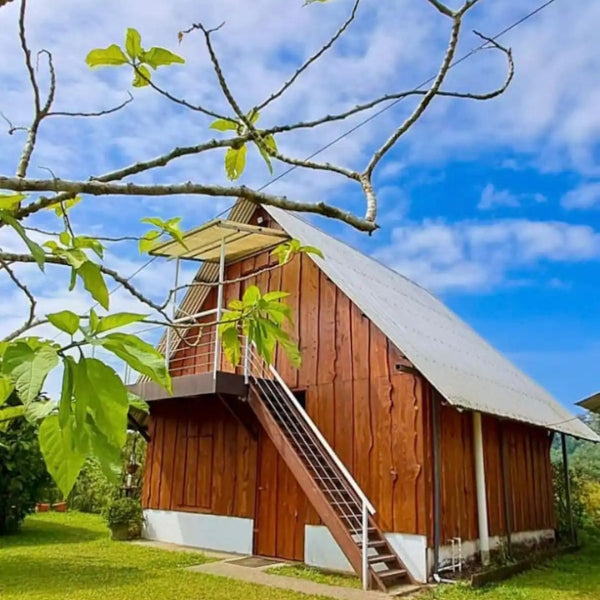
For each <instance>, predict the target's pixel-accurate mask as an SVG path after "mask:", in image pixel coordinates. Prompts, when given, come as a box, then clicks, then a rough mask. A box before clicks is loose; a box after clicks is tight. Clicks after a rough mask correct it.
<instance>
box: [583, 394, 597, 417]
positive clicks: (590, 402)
mask: <svg viewBox="0 0 600 600" xmlns="http://www.w3.org/2000/svg"><path fill="white" fill-rule="evenodd" d="M577 405H578V406H582V407H583V408H587V410H591V411H592V412H595V413H598V414H600V392H598V393H596V394H593V395H592V396H589V397H588V398H584V399H583V400H580V401H579V402H578V403H577Z"/></svg>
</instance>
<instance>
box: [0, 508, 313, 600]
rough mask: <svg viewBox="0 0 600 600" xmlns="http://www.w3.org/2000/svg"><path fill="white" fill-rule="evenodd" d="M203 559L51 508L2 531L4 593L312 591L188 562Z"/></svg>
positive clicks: (170, 595)
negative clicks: (197, 569) (134, 540)
mask: <svg viewBox="0 0 600 600" xmlns="http://www.w3.org/2000/svg"><path fill="white" fill-rule="evenodd" d="M203 562H206V558H205V557H204V556H203V555H202V554H200V553H195V552H171V551H168V550H158V549H155V548H149V547H143V546H137V545H134V544H129V543H127V542H112V541H111V540H110V539H109V532H108V530H107V529H106V527H105V525H104V523H103V522H102V519H101V518H100V517H97V516H95V515H84V514H79V513H66V514H59V513H44V514H39V515H34V516H31V517H28V518H27V520H26V522H25V524H24V526H23V530H22V532H21V533H19V534H18V535H14V536H9V537H0V599H1V600H42V599H43V600H59V599H60V600H138V599H140V600H209V599H210V600H212V599H214V600H237V599H240V600H242V599H243V600H306V599H307V596H305V595H303V594H299V593H294V592H287V591H285V590H277V589H274V588H266V587H262V586H258V585H251V584H247V583H242V582H239V581H233V580H230V579H225V578H222V577H215V576H212V575H207V574H204V573H193V572H188V571H185V570H183V569H182V567H187V566H190V565H197V564H201V563H203ZM313 598H314V597H313Z"/></svg>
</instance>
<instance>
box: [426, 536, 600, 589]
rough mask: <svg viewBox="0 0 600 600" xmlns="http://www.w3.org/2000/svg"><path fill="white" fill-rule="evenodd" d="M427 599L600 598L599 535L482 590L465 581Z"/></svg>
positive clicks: (447, 587) (446, 587)
mask: <svg viewBox="0 0 600 600" xmlns="http://www.w3.org/2000/svg"><path fill="white" fill-rule="evenodd" d="M426 598H427V599H428V600H430V599H431V600H434V599H435V600H438V599H439V600H598V599H600V538H599V537H598V534H597V533H596V534H595V536H590V537H589V539H587V540H586V543H585V545H584V547H583V548H582V549H581V550H579V551H578V552H576V553H573V554H565V555H562V556H560V557H558V558H556V559H554V560H551V561H548V562H546V563H544V564H542V565H540V566H538V567H537V568H535V569H532V570H530V571H527V572H525V573H522V574H521V575H517V576H516V577H513V578H511V579H508V580H507V581H505V582H504V583H500V584H496V585H493V586H489V587H486V588H482V589H480V590H474V589H470V588H468V587H467V586H465V585H461V584H459V585H450V586H443V587H438V588H437V589H435V590H433V591H432V592H431V593H430V594H428V595H427V596H426Z"/></svg>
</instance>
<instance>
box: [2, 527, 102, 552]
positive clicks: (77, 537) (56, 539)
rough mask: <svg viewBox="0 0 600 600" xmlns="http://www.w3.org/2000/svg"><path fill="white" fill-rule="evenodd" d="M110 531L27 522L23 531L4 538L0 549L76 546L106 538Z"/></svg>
mask: <svg viewBox="0 0 600 600" xmlns="http://www.w3.org/2000/svg"><path fill="white" fill-rule="evenodd" d="M107 536H108V531H106V532H103V531H101V530H95V529H88V528H85V527H76V526H73V525H66V524H62V523H50V522H44V524H43V526H40V525H39V524H34V523H29V522H27V523H26V524H25V525H24V526H23V528H22V529H21V531H19V532H18V533H15V534H11V535H7V536H3V537H2V542H1V545H0V548H17V547H19V546H41V545H44V544H52V545H55V544H76V543H81V542H91V541H94V540H99V539H102V538H106V537H107Z"/></svg>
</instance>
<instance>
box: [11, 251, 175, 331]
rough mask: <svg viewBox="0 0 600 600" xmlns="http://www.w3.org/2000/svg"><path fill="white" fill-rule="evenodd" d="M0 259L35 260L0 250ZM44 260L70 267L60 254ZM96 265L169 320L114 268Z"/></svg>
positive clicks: (20, 261) (47, 256)
mask: <svg viewBox="0 0 600 600" xmlns="http://www.w3.org/2000/svg"><path fill="white" fill-rule="evenodd" d="M0 260H3V261H6V262H9V263H34V262H35V258H34V257H33V256H31V254H14V253H11V252H0ZM45 262H46V263H48V264H52V265H61V266H64V267H69V268H72V267H71V265H70V264H69V263H68V262H67V260H66V259H64V258H62V257H61V256H51V255H46V256H45ZM96 264H97V263H96ZM98 267H99V268H100V270H101V271H102V273H104V274H105V275H108V276H109V277H111V278H112V279H114V281H116V282H117V283H118V284H119V285H120V286H122V287H123V288H124V289H126V290H127V291H128V292H129V293H130V294H131V295H132V296H133V297H134V298H137V299H138V300H139V301H140V302H142V303H143V304H146V305H147V306H149V307H150V308H152V309H153V310H155V311H157V312H159V313H160V314H161V315H162V316H163V317H164V318H165V319H167V321H169V322H170V321H171V318H170V316H169V315H168V314H167V313H166V312H165V311H164V309H163V308H162V307H161V306H159V305H158V304H156V302H153V301H152V300H150V298H147V297H146V296H144V295H143V294H142V293H141V292H140V291H139V290H138V289H137V288H135V287H134V286H133V285H132V284H131V283H130V282H129V280H128V279H126V278H125V277H123V276H121V275H119V273H117V271H115V270H114V269H111V268H109V267H106V266H105V265H101V264H99V265H98Z"/></svg>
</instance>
